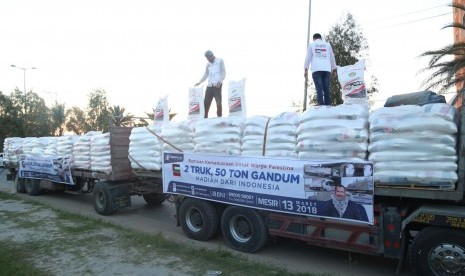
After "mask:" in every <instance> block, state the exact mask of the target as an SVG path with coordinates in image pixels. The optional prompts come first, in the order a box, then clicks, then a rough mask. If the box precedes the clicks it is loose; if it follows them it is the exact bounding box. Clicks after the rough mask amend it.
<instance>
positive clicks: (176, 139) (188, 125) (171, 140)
mask: <svg viewBox="0 0 465 276" xmlns="http://www.w3.org/2000/svg"><path fill="white" fill-rule="evenodd" d="M195 123H196V121H193V120H189V121H183V122H171V121H170V122H167V123H164V124H163V125H162V126H161V137H162V138H163V140H165V141H167V142H168V143H166V142H163V150H164V151H174V152H177V151H179V150H181V151H183V152H192V151H193V150H194V140H193V139H194V125H195ZM170 144H171V145H170ZM173 146H174V147H173Z"/></svg>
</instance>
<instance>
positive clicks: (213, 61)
mask: <svg viewBox="0 0 465 276" xmlns="http://www.w3.org/2000/svg"><path fill="white" fill-rule="evenodd" d="M205 57H206V58H207V60H208V63H207V67H206V69H205V73H204V74H203V77H202V78H201V79H200V81H199V82H198V83H196V84H195V86H198V85H199V84H201V83H202V82H204V81H205V80H206V79H207V78H208V84H207V89H206V90H205V98H204V105H205V118H208V111H209V110H210V105H211V104H212V100H213V98H215V102H216V115H217V116H218V117H221V116H222V115H223V113H222V105H221V89H222V88H223V80H224V78H225V77H226V69H225V68H224V62H223V60H222V59H221V58H217V57H215V55H214V54H213V52H212V51H210V50H208V51H206V52H205Z"/></svg>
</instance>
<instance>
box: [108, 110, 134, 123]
mask: <svg viewBox="0 0 465 276" xmlns="http://www.w3.org/2000/svg"><path fill="white" fill-rule="evenodd" d="M109 111H110V116H111V121H112V123H113V125H114V126H130V125H131V122H132V117H134V116H133V115H132V114H130V113H128V114H126V115H125V114H124V112H126V109H125V108H124V107H120V106H119V105H114V106H112V107H110V110H109Z"/></svg>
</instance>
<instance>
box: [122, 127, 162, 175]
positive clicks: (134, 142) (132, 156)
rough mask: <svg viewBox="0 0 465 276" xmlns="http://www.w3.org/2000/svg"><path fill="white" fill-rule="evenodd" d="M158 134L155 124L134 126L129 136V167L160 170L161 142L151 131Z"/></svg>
mask: <svg viewBox="0 0 465 276" xmlns="http://www.w3.org/2000/svg"><path fill="white" fill-rule="evenodd" d="M152 132H153V133H156V134H159V133H160V128H159V127H156V126H148V127H135V128H133V129H132V130H131V135H130V136H129V160H130V161H131V168H133V169H136V170H138V169H141V170H160V169H161V162H162V143H161V142H160V141H159V139H158V138H157V137H156V136H155V135H154V134H153V133H152Z"/></svg>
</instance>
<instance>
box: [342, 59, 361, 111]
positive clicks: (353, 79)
mask: <svg viewBox="0 0 465 276" xmlns="http://www.w3.org/2000/svg"><path fill="white" fill-rule="evenodd" d="M364 71H365V60H363V59H361V60H359V61H358V62H356V63H355V64H353V65H347V66H343V67H339V66H337V78H338V80H339V83H340V84H341V88H342V98H343V99H344V103H345V104H367V102H368V100H367V90H366V86H365V79H364Z"/></svg>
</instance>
